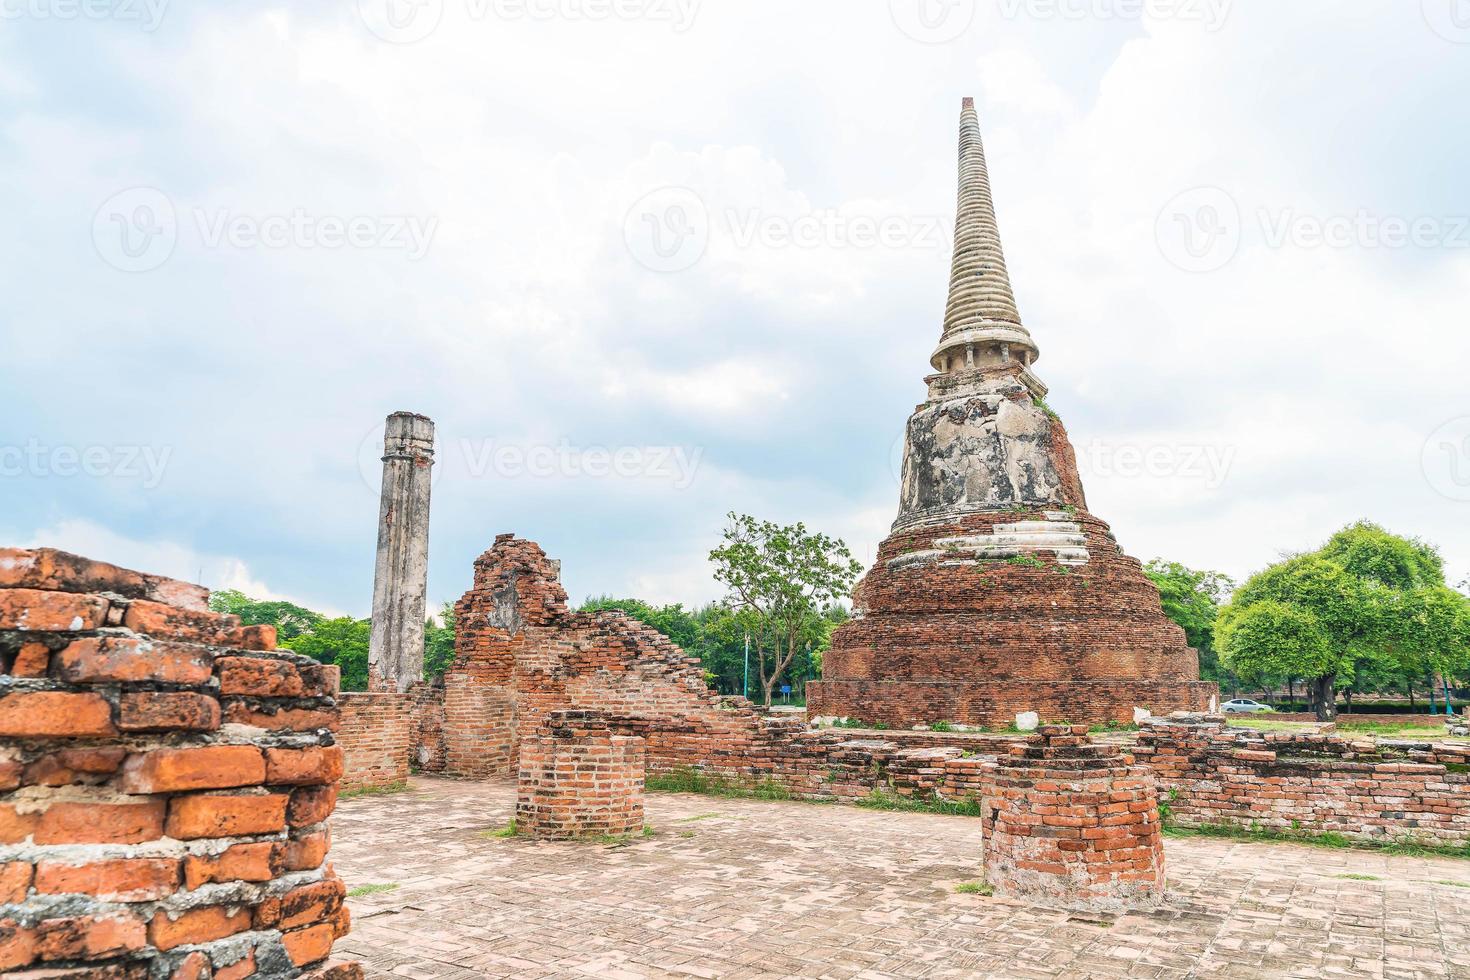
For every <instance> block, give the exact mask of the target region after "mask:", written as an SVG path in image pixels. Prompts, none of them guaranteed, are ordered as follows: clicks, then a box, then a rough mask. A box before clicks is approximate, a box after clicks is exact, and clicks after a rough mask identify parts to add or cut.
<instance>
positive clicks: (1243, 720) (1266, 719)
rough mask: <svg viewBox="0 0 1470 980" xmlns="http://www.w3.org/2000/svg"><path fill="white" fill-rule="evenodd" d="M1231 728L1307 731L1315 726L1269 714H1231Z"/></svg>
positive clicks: (1267, 730) (1262, 730) (1263, 730)
mask: <svg viewBox="0 0 1470 980" xmlns="http://www.w3.org/2000/svg"><path fill="white" fill-rule="evenodd" d="M1230 727H1231V728H1253V729H1255V730H1256V731H1258V732H1309V731H1311V730H1312V729H1313V728H1315V727H1316V724H1315V723H1314V722H1310V721H1277V720H1275V719H1273V718H1272V717H1271V716H1270V715H1231V716H1230Z"/></svg>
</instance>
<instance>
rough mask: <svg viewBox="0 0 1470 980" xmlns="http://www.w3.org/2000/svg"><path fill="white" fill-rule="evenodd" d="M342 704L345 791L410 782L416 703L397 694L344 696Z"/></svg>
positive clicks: (339, 732) (380, 693)
mask: <svg viewBox="0 0 1470 980" xmlns="http://www.w3.org/2000/svg"><path fill="white" fill-rule="evenodd" d="M338 701H339V703H340V705H341V709H342V727H341V729H340V730H339V731H338V732H337V742H338V744H339V745H340V746H341V748H342V751H343V755H344V757H343V776H342V782H341V787H342V789H362V788H365V787H386V786H393V785H395V784H400V783H403V782H405V781H406V780H407V779H408V766H409V756H410V754H411V752H412V748H413V745H414V733H415V727H416V723H417V722H416V718H415V703H414V701H413V700H412V699H411V698H410V697H409V696H408V695H406V694H399V693H397V692H373V693H367V694H364V693H344V694H342V695H341V696H340V697H339V698H338Z"/></svg>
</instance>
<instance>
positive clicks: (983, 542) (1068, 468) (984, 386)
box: [807, 99, 1218, 727]
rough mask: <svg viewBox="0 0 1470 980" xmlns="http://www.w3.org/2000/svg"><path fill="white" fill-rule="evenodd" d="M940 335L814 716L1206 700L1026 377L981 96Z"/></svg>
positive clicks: (1161, 706) (1155, 708) (965, 127)
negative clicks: (874, 545) (875, 542)
mask: <svg viewBox="0 0 1470 980" xmlns="http://www.w3.org/2000/svg"><path fill="white" fill-rule="evenodd" d="M959 163H960V181H959V205H958V214H957V218H956V222H955V248H954V265H953V274H952V277H951V280H950V292H949V302H948V305H947V306H946V309H945V318H944V330H943V334H942V337H941V339H940V343H939V346H938V348H937V349H936V350H935V351H934V354H933V356H932V358H931V364H932V366H933V368H934V369H935V372H936V373H934V374H932V375H930V376H929V377H928V378H927V379H926V382H927V384H928V385H929V398H928V400H927V401H926V402H925V403H924V404H922V405H920V406H919V407H918V408H917V409H916V410H915V412H914V414H913V416H912V417H910V419H909V423H908V428H907V435H906V438H905V443H904V464H903V486H902V490H901V492H900V495H899V514H898V519H897V520H896V521H895V522H894V525H893V530H892V533H891V534H890V536H889V537H888V539H887V540H886V541H884V542H883V544H882V545H881V546H880V547H879V549H878V559H877V562H876V563H875V564H874V566H873V568H872V569H871V570H870V571H869V572H868V574H867V576H866V577H865V578H864V579H863V581H862V582H861V583H859V585H858V587H857V590H856V592H855V593H854V595H853V620H852V621H851V622H849V623H847V624H846V625H844V626H842V627H841V628H839V629H838V630H837V631H836V633H835V635H834V636H833V638H832V649H831V650H829V651H828V652H827V653H826V654H825V655H824V656H823V658H822V680H821V681H820V682H819V683H814V684H809V685H808V686H807V704H808V707H809V711H810V713H811V715H812V716H814V717H822V716H826V717H846V718H854V719H859V720H862V721H866V722H870V723H871V722H882V723H884V724H886V725H890V726H905V727H907V726H911V725H915V724H931V723H934V722H958V723H963V724H968V725H977V726H989V727H1002V726H1005V725H1009V724H1011V723H1012V722H1013V721H1014V720H1015V718H1016V716H1017V715H1018V714H1021V713H1023V712H1036V713H1037V714H1039V715H1040V717H1041V718H1042V719H1043V720H1061V719H1067V720H1070V721H1075V722H1084V721H1085V722H1107V721H1115V722H1132V721H1133V720H1134V717H1135V711H1136V710H1141V711H1148V712H1152V713H1154V714H1167V713H1168V712H1171V711H1177V710H1189V711H1200V710H1206V709H1209V708H1211V707H1212V704H1213V701H1214V699H1215V698H1216V696H1217V694H1218V691H1217V689H1216V687H1215V685H1213V684H1208V683H1202V682H1201V681H1200V680H1199V662H1198V658H1197V656H1196V655H1195V652H1194V651H1193V650H1191V649H1190V648H1189V647H1188V645H1187V644H1186V643H1185V640H1184V631H1183V630H1182V629H1180V628H1179V627H1178V626H1177V625H1175V624H1174V623H1173V622H1171V621H1170V620H1169V619H1168V618H1167V617H1166V616H1165V615H1164V612H1163V608H1162V606H1161V605H1160V602H1159V594H1158V590H1157V589H1155V588H1154V586H1153V584H1152V583H1151V582H1150V581H1149V580H1148V578H1147V576H1145V575H1144V573H1143V568H1142V566H1141V565H1140V564H1139V562H1138V561H1137V559H1134V558H1131V557H1129V556H1128V555H1125V554H1124V553H1123V552H1122V550H1121V549H1120V548H1119V547H1118V544H1117V542H1116V541H1115V540H1114V538H1113V535H1112V532H1111V531H1110V530H1109V529H1108V526H1107V525H1106V524H1105V523H1103V522H1102V521H1101V520H1099V519H1098V518H1097V517H1095V516H1093V515H1092V514H1090V513H1089V512H1088V510H1087V499H1086V496H1085V495H1084V494H1083V491H1082V480H1081V477H1080V476H1079V475H1078V471H1077V461H1076V455H1075V453H1074V452H1073V449H1072V444H1071V442H1070V441H1069V440H1068V438H1067V432H1066V429H1065V428H1064V427H1063V426H1062V423H1061V420H1060V419H1058V418H1057V417H1056V415H1055V414H1054V413H1053V412H1052V411H1051V409H1049V408H1047V406H1046V404H1045V402H1044V401H1043V400H1042V399H1043V398H1044V397H1045V395H1046V386H1045V385H1044V384H1042V382H1041V381H1040V379H1039V378H1037V377H1036V375H1035V373H1034V372H1033V371H1032V366H1033V365H1034V364H1035V362H1036V359H1037V358H1038V357H1039V356H1040V353H1039V350H1038V348H1037V345H1036V343H1035V341H1034V340H1033V339H1032V337H1031V334H1030V332H1029V331H1027V329H1026V328H1025V326H1023V325H1022V323H1021V317H1020V314H1019V313H1018V312H1017V310H1016V301H1015V296H1014V295H1013V293H1012V290H1011V284H1010V280H1009V277H1008V274H1007V272H1006V265H1005V256H1004V254H1003V253H1002V250H1001V244H1000V232H999V230H998V228H997V225H996V220H995V210H994V205H993V202H992V199H991V190H990V178H989V175H988V173H987V171H986V165H985V151H984V147H983V146H982V144H981V140H980V126H979V121H978V119H977V117H976V114H975V109H974V105H973V103H972V102H971V101H970V100H969V99H966V100H965V104H964V106H963V109H962V112H961V116H960V157H959Z"/></svg>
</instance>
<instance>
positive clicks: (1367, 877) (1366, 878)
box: [1333, 874, 1383, 881]
mask: <svg viewBox="0 0 1470 980" xmlns="http://www.w3.org/2000/svg"><path fill="white" fill-rule="evenodd" d="M1333 877H1334V878H1346V879H1348V880H1349V881H1382V880H1383V879H1382V878H1380V877H1378V876H1377V875H1359V874H1346V875H1333Z"/></svg>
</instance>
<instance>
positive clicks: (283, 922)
mask: <svg viewBox="0 0 1470 980" xmlns="http://www.w3.org/2000/svg"><path fill="white" fill-rule="evenodd" d="M207 600H208V593H207V592H205V591H204V590H203V589H201V588H198V587H195V586H191V585H187V584H185V583H181V582H176V581H172V580H169V579H163V578H158V577H156V576H149V575H143V574H140V573H137V572H132V571H128V570H126V569H121V568H117V567H115V566H112V565H107V564H103V563H100V562H91V561H88V560H86V559H83V558H79V557H77V556H74V555H69V554H66V553H63V552H57V551H51V550H48V549H41V550H36V551H21V550H14V549H8V550H0V668H3V671H4V674H3V676H0V738H3V743H0V793H3V795H0V903H3V904H0V969H3V970H12V971H14V970H25V969H26V968H30V969H31V970H33V971H39V972H21V973H18V974H16V975H17V976H36V977H43V976H44V977H48V978H50V977H58V978H61V977H77V978H81V977H87V978H94V977H95V978H139V980H141V978H145V977H146V978H150V980H156V978H170V977H171V978H179V980H185V978H187V980H200V978H208V977H211V976H212V977H213V978H214V980H240V978H244V977H263V978H264V977H283V978H291V977H308V978H312V980H350V978H355V977H360V976H361V970H360V968H359V967H358V966H357V965H356V964H346V963H339V962H328V957H329V955H330V953H331V950H332V944H333V942H334V940H336V939H337V938H339V937H340V936H342V935H344V934H345V933H346V932H347V928H348V919H347V910H346V908H345V907H344V906H343V898H344V894H345V888H344V886H343V884H342V882H341V881H340V880H339V879H337V877H336V876H335V875H334V874H333V872H332V870H331V867H330V865H329V864H327V862H326V857H327V848H328V844H329V840H330V838H329V831H328V827H327V817H328V815H329V814H330V813H331V812H332V809H333V806H334V805H335V802H336V797H337V787H336V782H337V780H338V777H339V776H340V775H341V772H342V753H341V750H340V749H339V748H338V747H337V746H335V745H334V744H333V735H332V729H334V728H335V727H336V726H337V710H336V707H335V702H334V700H333V696H334V694H335V693H336V692H335V678H334V675H333V674H331V673H329V672H328V671H327V670H326V669H325V668H323V667H322V666H321V665H319V664H317V663H316V662H315V661H312V660H310V659H308V658H306V657H302V656H299V655H296V654H292V653H290V652H288V651H281V650H276V649H275V632H274V630H273V629H271V628H270V627H242V626H241V625H240V623H239V620H238V619H236V618H235V617H232V616H222V615H218V614H215V613H211V612H209V611H208V608H207V605H206V603H207ZM8 975H10V974H7V976H8Z"/></svg>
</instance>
